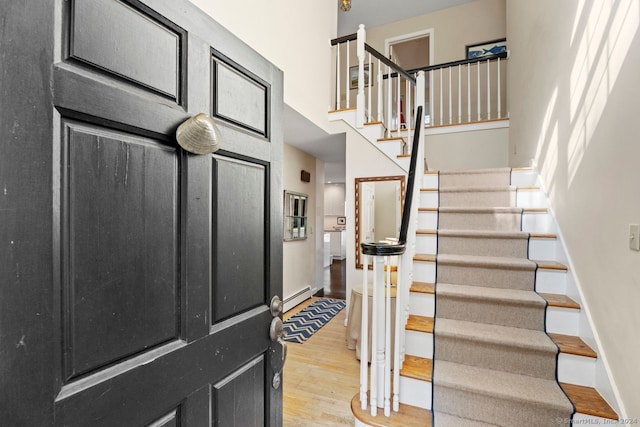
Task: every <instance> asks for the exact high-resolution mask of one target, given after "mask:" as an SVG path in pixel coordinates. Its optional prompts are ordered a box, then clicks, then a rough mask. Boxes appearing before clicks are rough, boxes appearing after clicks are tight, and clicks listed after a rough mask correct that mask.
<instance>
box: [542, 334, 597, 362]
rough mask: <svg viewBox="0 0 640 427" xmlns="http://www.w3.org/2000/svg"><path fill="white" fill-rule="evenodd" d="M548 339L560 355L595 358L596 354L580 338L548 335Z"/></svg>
mask: <svg viewBox="0 0 640 427" xmlns="http://www.w3.org/2000/svg"><path fill="white" fill-rule="evenodd" d="M549 337H550V338H551V339H552V340H553V342H554V343H555V344H556V345H557V346H558V348H559V349H560V352H561V353H566V354H573V355H575V356H584V357H591V358H594V359H595V358H597V357H598V354H597V353H596V352H595V351H593V349H592V348H591V347H589V345H588V344H587V343H585V342H584V341H582V339H581V338H580V337H576V336H574V335H564V334H554V333H549Z"/></svg>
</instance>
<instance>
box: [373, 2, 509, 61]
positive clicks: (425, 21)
mask: <svg viewBox="0 0 640 427" xmlns="http://www.w3.org/2000/svg"><path fill="white" fill-rule="evenodd" d="M429 28H433V30H434V33H433V36H434V52H433V58H434V63H435V64H441V63H443V62H449V61H457V60H460V59H464V58H465V46H466V45H468V44H477V43H481V42H485V41H488V40H495V39H498V38H502V37H505V35H506V22H505V0H477V1H474V2H471V3H466V4H463V5H461V6H456V7H451V8H448V9H443V10H439V11H437V12H433V13H428V14H426V15H418V16H415V17H413V18H409V19H405V20H402V21H396V22H392V23H390V24H386V25H380V26H377V27H371V28H367V29H366V30H367V43H369V44H370V45H371V46H373V47H374V48H376V49H377V50H378V51H379V52H382V53H384V49H385V46H384V41H385V39H387V38H390V37H396V36H400V35H403V34H410V33H415V32H417V31H421V30H426V29H429Z"/></svg>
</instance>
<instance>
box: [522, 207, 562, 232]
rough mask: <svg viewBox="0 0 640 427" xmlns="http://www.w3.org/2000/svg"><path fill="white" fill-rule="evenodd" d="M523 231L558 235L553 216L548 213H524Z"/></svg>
mask: <svg viewBox="0 0 640 427" xmlns="http://www.w3.org/2000/svg"><path fill="white" fill-rule="evenodd" d="M522 231H526V232H527V233H556V227H555V225H554V224H553V220H552V218H551V215H549V214H548V213H546V212H524V213H523V214H522Z"/></svg>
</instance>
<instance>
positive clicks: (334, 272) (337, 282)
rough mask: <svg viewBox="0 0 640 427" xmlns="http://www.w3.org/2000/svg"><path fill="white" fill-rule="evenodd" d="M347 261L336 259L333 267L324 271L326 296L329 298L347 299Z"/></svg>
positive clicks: (332, 264)
mask: <svg viewBox="0 0 640 427" xmlns="http://www.w3.org/2000/svg"><path fill="white" fill-rule="evenodd" d="M346 282H347V260H346V259H344V260H339V259H334V260H333V262H332V263H331V266H329V267H328V268H325V269H324V296H325V297H327V298H337V299H346V298H347V285H346Z"/></svg>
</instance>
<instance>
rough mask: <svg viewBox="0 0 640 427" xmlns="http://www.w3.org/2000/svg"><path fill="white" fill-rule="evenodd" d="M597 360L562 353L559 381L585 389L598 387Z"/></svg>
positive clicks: (559, 363) (559, 365)
mask: <svg viewBox="0 0 640 427" xmlns="http://www.w3.org/2000/svg"><path fill="white" fill-rule="evenodd" d="M595 378H596V359H594V358H593V357H584V356H576V355H574V354H566V353H560V355H559V356H558V381H560V382H563V383H568V384H576V385H581V386H584V387H595V386H596V380H595Z"/></svg>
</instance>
